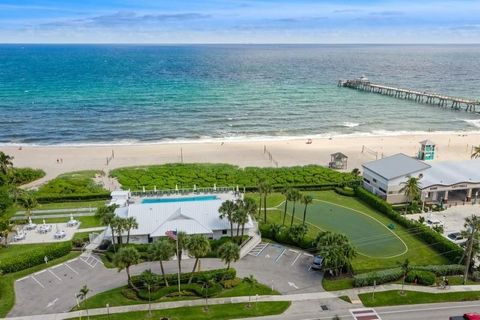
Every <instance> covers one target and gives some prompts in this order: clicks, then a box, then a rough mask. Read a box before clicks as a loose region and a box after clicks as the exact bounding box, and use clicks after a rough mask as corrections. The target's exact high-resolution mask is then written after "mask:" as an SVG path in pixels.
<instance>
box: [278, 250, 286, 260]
mask: <svg viewBox="0 0 480 320" xmlns="http://www.w3.org/2000/svg"><path fill="white" fill-rule="evenodd" d="M285 251H287V249H283V251H282V253H280V255H279V256H278V257H277V259H275V262H278V260H280V258H281V257H282V256H283V254H284V253H285Z"/></svg>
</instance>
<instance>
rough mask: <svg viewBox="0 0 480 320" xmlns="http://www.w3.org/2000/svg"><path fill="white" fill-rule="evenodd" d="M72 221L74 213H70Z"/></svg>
mask: <svg viewBox="0 0 480 320" xmlns="http://www.w3.org/2000/svg"><path fill="white" fill-rule="evenodd" d="M70 221H73V213H70Z"/></svg>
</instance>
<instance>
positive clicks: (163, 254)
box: [148, 239, 175, 287]
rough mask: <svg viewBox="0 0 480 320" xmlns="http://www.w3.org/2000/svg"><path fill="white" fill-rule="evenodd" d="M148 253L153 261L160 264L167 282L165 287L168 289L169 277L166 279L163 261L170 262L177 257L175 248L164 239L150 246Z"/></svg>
mask: <svg viewBox="0 0 480 320" xmlns="http://www.w3.org/2000/svg"><path fill="white" fill-rule="evenodd" d="M148 252H149V254H150V256H151V257H152V259H153V260H158V261H159V262H160V269H161V270H162V276H163V280H164V281H165V286H166V287H168V280H167V277H165V270H164V269H163V261H164V260H170V258H171V257H172V256H174V255H175V246H174V245H173V243H172V242H171V241H169V240H167V239H162V240H158V241H155V242H153V243H152V244H150V246H149V248H148Z"/></svg>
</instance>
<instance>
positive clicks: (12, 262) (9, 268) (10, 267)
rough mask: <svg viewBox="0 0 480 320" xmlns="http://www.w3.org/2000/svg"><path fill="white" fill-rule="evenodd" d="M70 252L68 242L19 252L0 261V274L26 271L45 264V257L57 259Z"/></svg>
mask: <svg viewBox="0 0 480 320" xmlns="http://www.w3.org/2000/svg"><path fill="white" fill-rule="evenodd" d="M25 246H27V245H25ZM71 250H72V243H71V242H70V241H65V242H60V243H55V244H51V245H46V246H42V247H39V248H38V249H36V250H34V251H28V252H23V253H22V252H21V250H19V253H18V254H17V255H15V256H12V257H9V259H6V260H4V261H0V271H1V273H12V272H17V271H21V270H24V269H28V268H31V267H34V266H38V265H40V264H42V263H45V261H44V258H45V256H47V257H48V259H49V260H52V259H57V258H60V257H63V256H65V255H67V254H68V253H69V252H70V251H71Z"/></svg>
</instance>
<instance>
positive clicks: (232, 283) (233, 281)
mask: <svg viewBox="0 0 480 320" xmlns="http://www.w3.org/2000/svg"><path fill="white" fill-rule="evenodd" d="M240 283H242V279H240V278H235V279H230V280H223V281H222V282H221V284H222V286H223V287H224V288H225V289H231V288H235V287H236V286H238V285H239V284H240Z"/></svg>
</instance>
